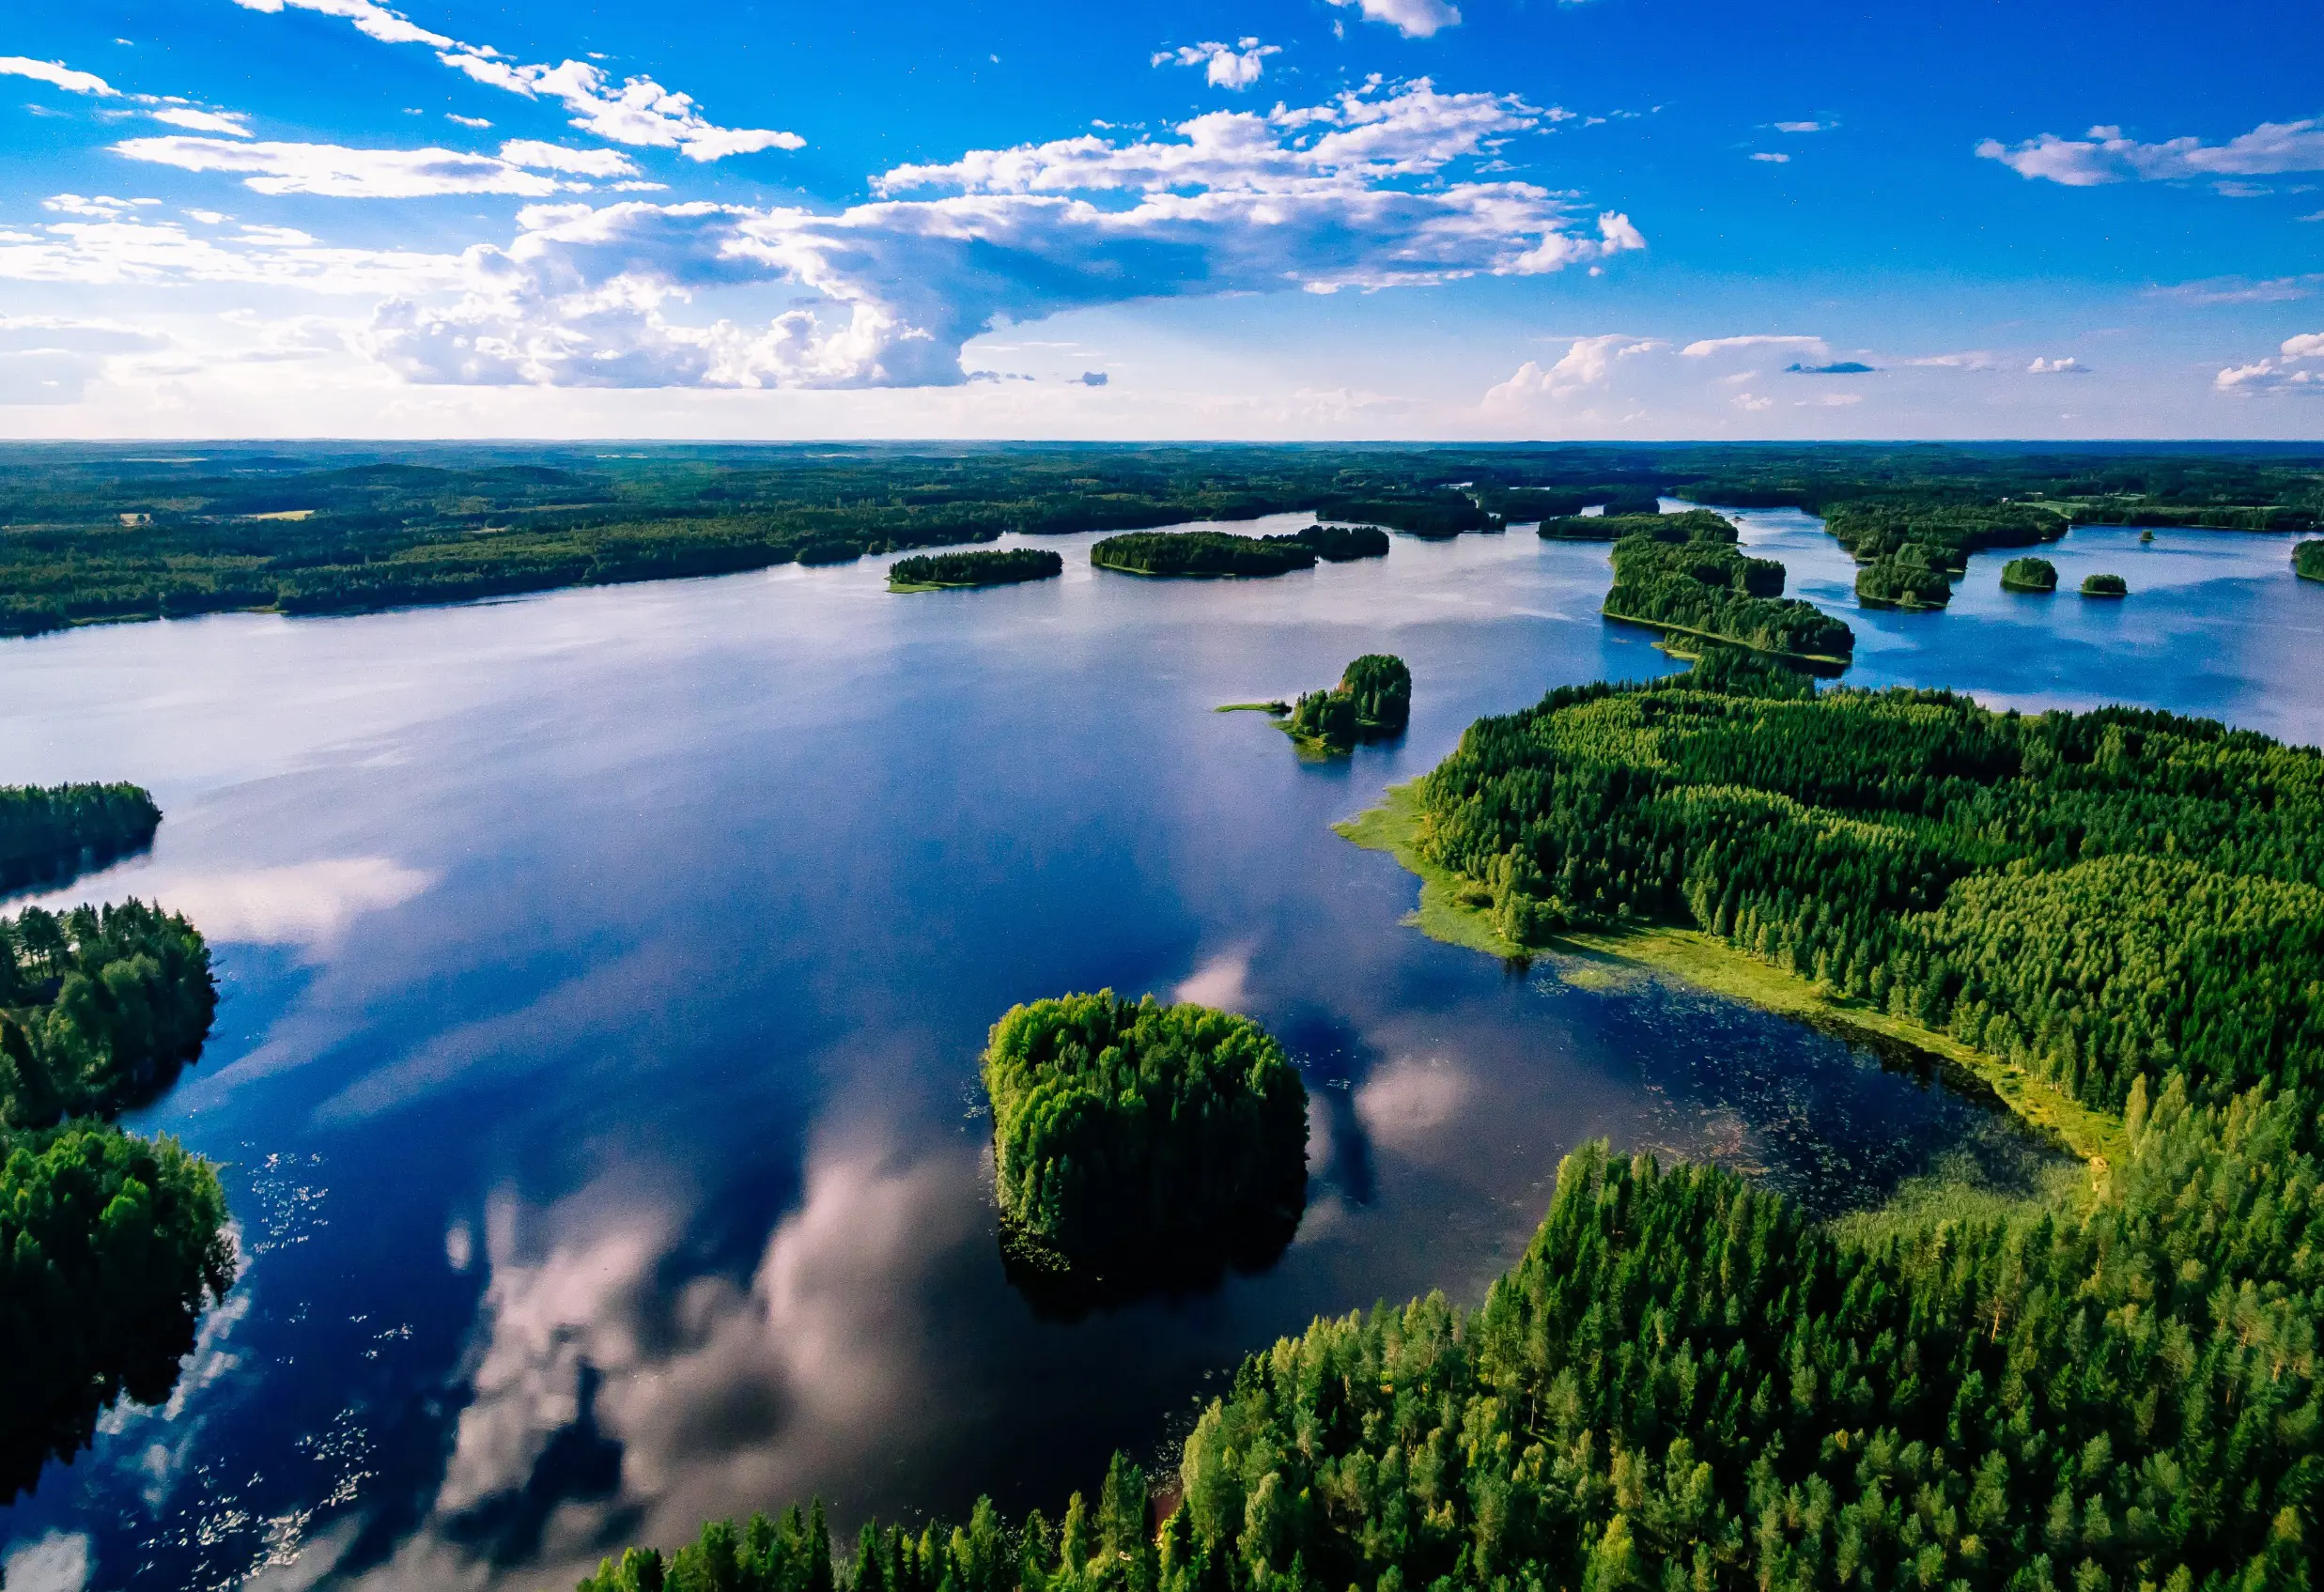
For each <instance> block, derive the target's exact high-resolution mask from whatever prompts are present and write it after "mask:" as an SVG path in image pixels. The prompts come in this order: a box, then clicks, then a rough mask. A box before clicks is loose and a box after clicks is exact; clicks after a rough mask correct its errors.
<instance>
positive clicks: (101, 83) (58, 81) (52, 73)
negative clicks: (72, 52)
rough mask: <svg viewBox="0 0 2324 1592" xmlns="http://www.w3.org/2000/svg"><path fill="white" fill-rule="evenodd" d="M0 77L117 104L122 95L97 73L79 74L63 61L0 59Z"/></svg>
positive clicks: (7, 56)
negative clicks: (47, 86)
mask: <svg viewBox="0 0 2324 1592" xmlns="http://www.w3.org/2000/svg"><path fill="white" fill-rule="evenodd" d="M0 77H28V78H31V79H33V80H34V81H35V82H39V83H45V84H48V85H51V86H53V87H56V88H62V89H64V90H65V91H66V92H68V93H70V94H94V95H96V96H97V97H98V98H99V99H102V100H113V99H118V98H119V97H120V93H121V91H120V90H119V89H117V88H116V87H114V86H113V85H111V84H110V83H107V82H106V81H105V80H104V79H103V78H101V77H99V76H98V75H97V74H96V73H95V72H84V71H75V70H72V69H71V68H70V67H69V66H67V65H65V63H64V62H62V61H36V60H32V59H30V58H29V57H27V56H23V55H0Z"/></svg>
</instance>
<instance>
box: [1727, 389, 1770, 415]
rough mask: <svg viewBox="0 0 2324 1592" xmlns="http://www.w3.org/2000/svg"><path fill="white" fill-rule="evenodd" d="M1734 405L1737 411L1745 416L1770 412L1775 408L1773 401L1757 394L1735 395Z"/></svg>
mask: <svg viewBox="0 0 2324 1592" xmlns="http://www.w3.org/2000/svg"><path fill="white" fill-rule="evenodd" d="M1734 403H1735V407H1736V408H1737V409H1739V410H1743V412H1744V413H1746V414H1757V413H1758V412H1759V411H1760V410H1772V409H1774V407H1775V400H1774V399H1773V398H1770V397H1766V396H1763V395H1762V394H1758V393H1738V394H1735V399H1734Z"/></svg>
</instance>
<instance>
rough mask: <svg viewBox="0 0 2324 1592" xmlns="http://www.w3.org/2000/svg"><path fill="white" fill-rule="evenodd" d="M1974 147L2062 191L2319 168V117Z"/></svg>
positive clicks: (2323, 152) (2109, 131)
mask: <svg viewBox="0 0 2324 1592" xmlns="http://www.w3.org/2000/svg"><path fill="white" fill-rule="evenodd" d="M1976 152H1977V154H1978V155H1980V156H1982V157H1983V158H1984V159H1986V160H1989V161H1999V162H2001V163H2002V164H2004V165H2006V166H2007V167H2008V168H2009V169H2010V170H2011V171H2014V172H2016V173H2017V174H2018V175H2019V176H2020V177H2023V178H2029V179H2031V178H2042V179H2045V180H2047V181H2051V182H2058V183H2063V184H2065V185H2066V186H2067V187H2068V188H2091V187H2096V186H2098V185H2099V184H2101V183H2108V182H2131V181H2138V182H2164V181H2185V180H2190V179H2203V178H2234V177H2266V176H2270V175H2272V174H2275V173H2278V172H2293V171H2324V118H2313V117H2312V118H2310V119H2308V120H2304V121H2285V122H2262V123H2260V124H2259V126H2257V127H2255V128H2254V129H2253V130H2252V131H2249V132H2246V133H2243V134H2242V135H2240V136H2239V137H2236V138H2231V139H2229V140H2228V141H2227V142H2226V143H2224V144H2206V143H2205V142H2204V141H2203V140H2202V139H2200V138H2194V137H2186V138H2171V139H2166V140H2164V141H2163V142H2161V143H2160V144H2142V143H2140V142H2139V141H2138V140H2137V139H2134V138H2126V137H2125V136H2123V131H2122V129H2120V128H2118V127H2094V128H2092V129H2091V130H2090V131H2089V132H2088V133H2087V134H2085V135H2084V137H2081V138H2061V137H2059V136H2058V135H2057V134H2056V133H2054V132H2045V133H2043V134H2041V136H2039V137H2038V138H2033V139H2029V140H2027V141H2026V142H2024V143H2022V144H2017V145H2004V144H2003V143H2002V142H2001V141H2000V140H1999V139H1995V138H1988V139H1986V140H1985V141H1984V142H1983V143H1981V144H1979V145H1978V146H1977V148H1976Z"/></svg>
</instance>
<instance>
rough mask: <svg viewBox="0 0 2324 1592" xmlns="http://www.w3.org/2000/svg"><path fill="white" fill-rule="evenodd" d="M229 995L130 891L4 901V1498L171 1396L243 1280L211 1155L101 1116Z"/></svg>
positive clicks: (188, 1057) (160, 1075)
mask: <svg viewBox="0 0 2324 1592" xmlns="http://www.w3.org/2000/svg"><path fill="white" fill-rule="evenodd" d="M216 1008H217V995H216V991H215V989H214V987H213V985H212V983H211V981H210V972H209V950H208V948H207V947H206V946H204V944H203V943H202V937H201V935H199V934H197V933H195V932H194V928H193V926H192V925H191V924H189V923H188V922H187V921H186V920H184V919H183V918H180V917H177V916H174V915H172V914H169V913H165V912H163V911H162V910H161V909H160V908H158V907H152V906H147V905H145V904H141V903H138V902H134V901H131V902H125V903H123V904H119V905H116V906H105V907H94V906H83V907H78V908H75V909H74V910H72V911H70V912H66V913H51V912H45V911H42V910H40V909H39V908H27V909H25V910H24V911H23V912H22V913H21V914H19V915H18V916H17V917H15V918H14V919H11V920H0V1159H4V1162H5V1164H4V1165H0V1500H4V1499H5V1498H7V1497H9V1496H13V1495H14V1493H16V1492H20V1491H23V1490H25V1489H28V1488H30V1487H31V1486H32V1485H33V1483H34V1482H35V1481H36V1480H37V1479H38V1477H39V1473H40V1468H41V1466H42V1465H43V1464H44V1463H45V1462H46V1461H48V1460H49V1459H50V1458H51V1457H52V1456H54V1457H58V1458H68V1457H70V1455H72V1454H73V1453H75V1452H77V1451H78V1450H79V1449H80V1448H82V1447H84V1446H85V1445H87V1443H88V1441H89V1438H90V1435H91V1433H92V1432H93V1431H94V1430H95V1427H96V1422H97V1418H98V1416H99V1415H100V1414H102V1413H103V1411H104V1410H105V1409H106V1408H107V1407H108V1406H110V1405H111V1404H112V1403H113V1402H114V1400H115V1399H117V1398H119V1397H120V1396H121V1395H122V1394H124V1393H126V1394H128V1395H129V1396H130V1397H131V1398H132V1399H137V1400H139V1401H140V1402H145V1403H153V1402H158V1401H159V1400H160V1399H163V1398H165V1397H166V1396H167V1394H168V1392H169V1389H170V1387H171V1385H172V1383H174V1382H175V1380H176V1377H177V1372H178V1360H179V1359H180V1358H181V1357H182V1356H183V1355H184V1354H185V1353H186V1352H188V1351H190V1350H191V1349H192V1348H193V1347H194V1323H195V1321H196V1319H197V1318H198V1316H199V1315H200V1313H201V1310H202V1308H203V1306H204V1305H205V1303H206V1302H207V1301H209V1300H210V1299H214V1298H222V1297H224V1295H225V1290H226V1288H227V1287H228V1285H229V1284H230V1283H231V1282H232V1280H233V1274H234V1264H233V1254H232V1249H231V1247H230V1245H229V1244H228V1242H227V1239H226V1237H225V1196H224V1195H223V1193H222V1192H221V1191H220V1189H219V1186H218V1178H217V1174H216V1172H215V1171H213V1170H212V1169H211V1168H210V1167H209V1163H207V1162H205V1161H202V1160H199V1159H197V1158H195V1157H194V1156H191V1155H188V1154H187V1153H186V1152H185V1151H183V1150H182V1149H180V1148H179V1147H178V1144H177V1142H176V1141H175V1140H172V1139H166V1138H165V1139H162V1140H160V1141H158V1142H149V1141H147V1140H145V1139H141V1138H137V1137H135V1136H131V1135H129V1134H125V1133H123V1132H121V1131H120V1130H119V1129H118V1128H115V1127H111V1126H107V1125H105V1120H107V1119H110V1118H111V1117H113V1116H115V1115H116V1114H117V1113H119V1112H121V1111H123V1110H126V1109H129V1108H130V1107H132V1106H134V1105H142V1104H144V1103H145V1102H147V1101H148V1100H151V1099H152V1098H153V1097H154V1096H156V1095H157V1094H159V1093H160V1092H161V1091H162V1090H164V1089H165V1088H167V1087H168V1085H169V1083H170V1082H171V1081H172V1080H173V1079H174V1078H175V1077H176V1076H177V1074H178V1071H179V1069H180V1068H182V1067H183V1066H185V1065H186V1063H188V1062H190V1061H192V1060H193V1059H194V1058H195V1057H196V1056H197V1055H198V1054H199V1053H200V1051H201V1047H202V1042H203V1040H204V1038H205V1037H206V1036H207V1035H208V1033H209V1024H210V1018H211V1015H212V1013H213V1012H215V1011H216Z"/></svg>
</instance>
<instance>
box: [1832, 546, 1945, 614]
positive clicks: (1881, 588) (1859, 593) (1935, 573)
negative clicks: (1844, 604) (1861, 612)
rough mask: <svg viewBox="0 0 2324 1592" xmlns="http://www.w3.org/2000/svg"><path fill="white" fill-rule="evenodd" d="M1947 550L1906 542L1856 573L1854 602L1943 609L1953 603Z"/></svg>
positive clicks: (1895, 606)
mask: <svg viewBox="0 0 2324 1592" xmlns="http://www.w3.org/2000/svg"><path fill="white" fill-rule="evenodd" d="M1947 553H1948V549H1944V548H1941V547H1934V546H1931V545H1930V544H1929V543H1927V542H1906V543H1904V544H1903V545H1902V546H1900V547H1898V548H1897V549H1894V550H1893V551H1890V552H1887V553H1883V554H1882V555H1881V556H1880V557H1878V558H1876V559H1874V560H1873V561H1872V562H1871V563H1869V564H1866V565H1865V566H1864V567H1863V568H1861V569H1859V570H1857V571H1856V600H1857V601H1858V602H1860V603H1862V604H1864V606H1865V607H1867V608H1943V607H1944V605H1945V604H1947V603H1949V602H1951V601H1952V600H1953V578H1954V577H1955V576H1956V575H1959V574H1960V573H1962V571H1961V570H1959V569H1956V568H1954V567H1953V566H1952V565H1951V564H1949V563H1948V562H1947Z"/></svg>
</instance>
